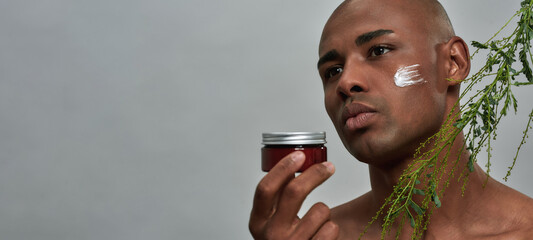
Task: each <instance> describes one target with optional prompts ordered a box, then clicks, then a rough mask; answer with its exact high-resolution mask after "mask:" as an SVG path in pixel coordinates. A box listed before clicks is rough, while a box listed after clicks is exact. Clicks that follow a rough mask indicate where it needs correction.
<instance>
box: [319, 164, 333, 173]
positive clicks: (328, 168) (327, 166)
mask: <svg viewBox="0 0 533 240" xmlns="http://www.w3.org/2000/svg"><path fill="white" fill-rule="evenodd" d="M322 164H323V165H324V166H326V169H327V170H328V172H331V173H332V172H335V166H333V163H331V162H323V163H322Z"/></svg>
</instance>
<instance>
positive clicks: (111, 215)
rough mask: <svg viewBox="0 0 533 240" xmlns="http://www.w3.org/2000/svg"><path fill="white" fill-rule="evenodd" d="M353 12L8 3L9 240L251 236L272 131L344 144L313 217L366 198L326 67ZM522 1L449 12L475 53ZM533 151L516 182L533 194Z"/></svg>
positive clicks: (4, 95)
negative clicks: (331, 42)
mask: <svg viewBox="0 0 533 240" xmlns="http://www.w3.org/2000/svg"><path fill="white" fill-rule="evenodd" d="M339 2H340V1H338V0H337V1H317V0H305V1H304V0H296V1H281V0H268V1H267V0H261V1H244V0H225V1H214V0H212V1H168V0H154V1H126V0H113V1H109V0H105V1H104V0H93V1H66V0H38V1H37V0H24V1H13V0H11V1H9V0H4V1H0V31H1V34H0V112H1V117H0V235H1V237H0V238H1V239H24V240H29V239H128V240H131V239H250V236H249V234H248V229H247V221H248V214H249V211H250V208H251V202H252V196H253V191H254V188H255V185H256V183H257V182H258V181H259V180H260V179H261V177H262V176H263V173H262V172H261V171H260V165H259V163H260V158H259V153H260V148H261V145H260V142H261V133H262V132H265V131H288V130H293V131H294V130H303V131H327V133H328V144H327V146H328V148H329V159H330V160H331V161H332V162H333V163H334V164H335V165H336V167H337V173H336V174H335V175H334V176H333V177H332V178H331V179H330V180H329V181H328V182H326V183H325V184H324V185H323V186H322V187H320V188H319V189H317V190H316V191H315V192H313V193H312V194H311V196H310V197H309V199H308V200H307V201H306V203H305V205H304V207H303V211H305V210H306V209H307V208H308V207H309V206H310V205H311V204H312V203H314V202H316V201H324V202H326V203H327V204H328V205H330V206H335V205H337V204H340V203H343V202H345V201H348V200H350V199H352V198H354V197H356V196H358V195H360V194H362V193H364V192H366V191H367V190H368V189H369V184H368V174H367V168H366V166H365V165H363V164H360V163H358V162H357V161H356V160H354V159H353V158H352V157H351V156H350V155H349V154H347V152H346V151H345V149H344V147H343V146H342V144H341V142H340V141H339V139H338V137H337V136H336V133H335V131H334V129H333V126H332V124H331V123H330V122H329V119H328V118H327V115H326V113H325V111H324V107H323V103H322V97H323V94H322V85H321V83H320V79H319V77H318V74H317V71H316V69H315V66H316V65H315V64H316V60H317V45H318V40H319V36H320V33H321V30H322V27H323V25H324V23H325V22H326V19H327V17H328V16H329V14H330V13H331V12H332V11H333V9H334V8H335V7H336V6H337V5H338V3H339ZM519 3H520V1H519V0H513V1H509V0H505V1H502V0H468V1H462V0H453V1H445V2H444V5H445V7H446V8H447V9H448V11H449V14H450V16H451V18H452V21H453V23H454V25H455V27H456V31H457V34H458V35H460V36H463V37H464V38H465V40H466V41H467V42H470V41H471V40H474V39H476V40H480V41H481V40H484V39H487V38H488V37H490V36H491V34H492V33H494V32H495V30H496V29H497V27H498V26H501V25H502V24H503V23H504V21H505V20H507V19H508V18H509V17H510V16H511V15H512V14H513V13H514V11H515V9H517V8H518V5H519ZM483 59H484V58H483V57H481V58H480V59H478V61H477V62H479V61H482V60H483ZM474 69H476V67H475V66H474ZM526 90H529V91H531V90H530V89H526ZM517 95H519V101H520V102H519V105H520V106H521V109H522V112H521V113H520V114H519V116H518V117H513V116H511V117H510V119H509V120H507V121H505V122H504V123H503V124H502V126H501V127H500V130H501V133H500V135H499V138H500V139H502V140H500V141H499V142H498V143H497V144H495V146H496V147H495V148H494V151H495V152H494V162H493V168H494V170H493V175H494V176H495V178H496V179H499V180H501V178H502V177H503V176H504V175H505V171H506V168H507V166H508V165H509V164H510V162H511V159H512V156H514V150H515V149H516V146H517V145H518V143H519V141H520V139H519V135H520V133H521V132H522V130H523V126H524V124H525V119H524V117H525V116H526V115H527V114H528V113H529V111H530V108H531V100H532V99H531V97H530V96H526V95H528V93H526V92H525V91H521V93H517ZM529 95H530V94H529ZM520 116H521V117H520ZM531 144H532V143H528V144H527V145H526V147H525V149H524V151H523V152H522V154H521V156H522V158H521V160H520V161H519V163H518V165H517V167H516V169H515V170H514V172H513V175H512V177H511V179H510V181H509V182H508V183H507V184H508V185H510V186H512V187H513V188H516V189H518V190H520V191H522V192H524V193H526V194H528V195H529V196H533V188H532V187H531V184H530V182H531V181H532V177H531V176H530V171H531V169H532V167H533V163H532V162H531V161H530V159H529V158H530V157H529V156H530V155H531V154H532V151H531V150H530V149H531ZM481 165H484V164H483V163H482V164H481Z"/></svg>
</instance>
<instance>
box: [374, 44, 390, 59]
mask: <svg viewBox="0 0 533 240" xmlns="http://www.w3.org/2000/svg"><path fill="white" fill-rule="evenodd" d="M390 50H391V49H390V48H388V47H383V46H377V47H373V48H372V49H370V56H371V57H377V56H381V55H383V54H385V53H388V52H389V51H390Z"/></svg>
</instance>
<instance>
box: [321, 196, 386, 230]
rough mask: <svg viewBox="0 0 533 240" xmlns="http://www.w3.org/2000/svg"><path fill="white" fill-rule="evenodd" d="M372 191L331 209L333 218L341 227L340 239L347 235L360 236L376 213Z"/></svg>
mask: <svg viewBox="0 0 533 240" xmlns="http://www.w3.org/2000/svg"><path fill="white" fill-rule="evenodd" d="M373 203H374V201H373V199H372V195H371V192H367V193H365V194H363V195H361V196H359V197H358V198H356V199H354V200H351V201H349V202H346V203H344V204H342V205H339V206H337V207H335V208H333V209H332V210H331V220H332V221H333V222H335V223H336V224H337V225H338V226H339V229H340V236H339V239H344V238H345V237H346V236H359V234H360V233H361V232H363V230H364V228H365V227H366V226H367V225H368V222H369V221H370V220H371V219H372V217H373V216H374V214H375V213H376V210H375V205H374V204H373Z"/></svg>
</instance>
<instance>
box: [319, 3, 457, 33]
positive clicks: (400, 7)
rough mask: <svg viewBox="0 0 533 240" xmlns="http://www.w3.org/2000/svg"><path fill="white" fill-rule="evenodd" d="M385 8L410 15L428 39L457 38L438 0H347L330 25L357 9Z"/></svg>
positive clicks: (334, 14) (338, 8)
mask: <svg viewBox="0 0 533 240" xmlns="http://www.w3.org/2000/svg"><path fill="white" fill-rule="evenodd" d="M385 6H388V7H390V6H394V8H395V9H397V11H400V12H402V13H403V14H406V15H410V18H411V20H412V21H413V22H417V23H419V25H420V27H423V28H425V30H426V32H427V33H429V36H426V37H429V38H432V39H433V40H434V41H436V42H440V43H441V42H446V41H448V40H449V39H450V38H451V37H453V36H455V32H454V30H453V26H452V23H451V21H450V19H449V17H448V14H447V13H446V10H445V9H444V7H443V6H442V5H441V4H440V2H439V1H437V0H345V1H344V2H342V3H341V4H340V5H339V6H338V7H337V9H335V11H334V12H333V13H332V15H331V17H330V19H329V20H328V23H330V22H331V21H332V20H333V19H336V18H339V17H340V18H344V16H346V15H347V14H350V12H353V11H354V10H356V9H359V10H360V9H365V8H373V9H380V8H385ZM351 24H357V23H355V22H354V23H351ZM326 25H327V24H326Z"/></svg>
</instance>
